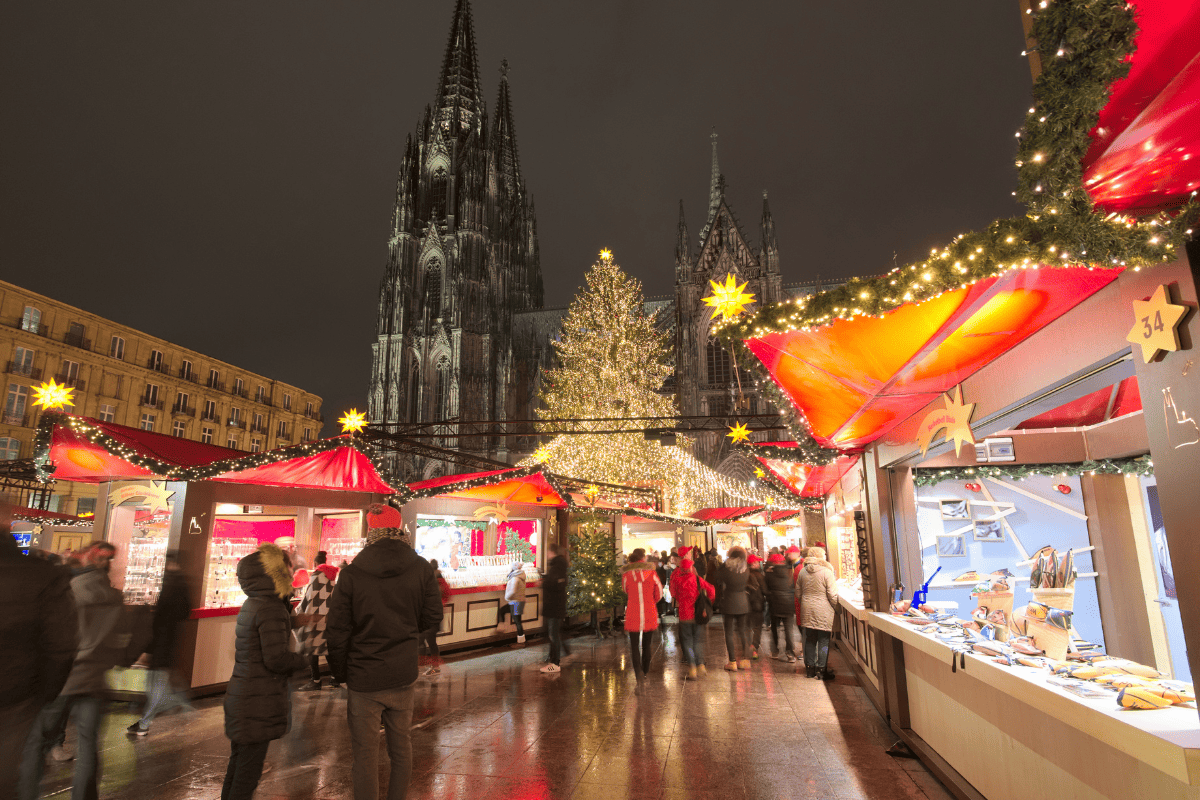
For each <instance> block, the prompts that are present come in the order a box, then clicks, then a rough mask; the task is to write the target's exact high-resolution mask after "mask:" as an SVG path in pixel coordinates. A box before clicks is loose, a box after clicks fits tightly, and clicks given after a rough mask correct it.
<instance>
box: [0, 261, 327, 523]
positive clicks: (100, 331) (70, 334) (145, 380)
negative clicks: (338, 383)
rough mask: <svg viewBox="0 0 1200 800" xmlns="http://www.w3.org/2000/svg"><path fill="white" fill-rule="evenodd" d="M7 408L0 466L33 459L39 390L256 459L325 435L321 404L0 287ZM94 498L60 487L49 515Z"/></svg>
mask: <svg viewBox="0 0 1200 800" xmlns="http://www.w3.org/2000/svg"><path fill="white" fill-rule="evenodd" d="M0 365H3V368H4V374H3V376H2V377H3V381H4V406H3V415H2V416H0V459H17V458H30V457H31V456H32V455H33V438H34V429H35V428H36V426H37V423H38V418H39V417H40V414H41V409H40V408H37V407H35V406H34V405H33V387H34V386H36V385H37V384H39V383H41V382H42V381H47V380H49V379H50V378H54V379H55V380H57V381H58V382H59V383H66V384H67V385H69V386H71V387H73V388H74V389H75V405H74V406H73V407H72V408H70V409H69V410H70V412H71V413H73V414H79V415H81V416H85V417H93V418H95V419H98V420H104V421H107V422H116V423H118V424H120V425H128V426H130V427H134V428H141V429H143V430H149V431H156V432H158V433H165V434H170V435H171V436H177V437H179V438H183V439H192V440H195V441H199V442H205V443H208V444H215V445H221V446H223V447H229V448H233V449H235V450H241V451H244V452H249V453H256V452H260V451H262V450H270V449H273V448H276V447H286V446H288V445H291V444H297V443H299V442H305V441H312V440H314V439H316V438H318V437H319V436H320V435H321V425H322V423H323V422H324V419H323V418H322V416H321V398H320V397H318V396H317V395H315V394H313V393H311V392H306V391H304V390H303V389H300V388H299V387H296V386H292V385H290V384H286V383H282V382H280V381H276V380H273V379H271V378H268V377H266V376H263V375H258V374H256V373H253V372H250V371H248V370H245V369H242V368H240V367H237V366H234V365H233V364H230V363H228V362H225V361H219V360H217V359H215V358H211V357H209V356H206V355H204V354H203V353H198V352H196V351H195V350H188V349H187V348H184V347H180V346H178V345H175V344H171V343H170V342H168V341H166V340H164V339H159V338H157V337H155V336H151V335H150V334H147V333H143V332H142V331H139V330H135V329H134V328H130V327H127V326H125V325H121V324H119V323H116V322H112V321H111V320H107V319H104V318H103V317H100V316H97V315H95V314H92V313H90V312H87V311H84V310H83V309H79V308H76V307H74V306H70V305H67V304H66V303H62V302H59V301H57V300H54V299H52V298H49V297H46V296H45V295H40V294H37V293H35V292H31V291H28V290H26V289H22V288H21V287H19V286H15V285H13V284H11V283H7V282H5V281H0ZM94 497H95V491H94V489H90V488H89V487H86V486H82V485H78V484H68V483H62V484H59V485H58V486H56V487H55V496H54V500H53V501H52V505H51V508H52V510H56V511H62V512H65V513H72V514H76V513H83V512H85V511H90V510H91V508H92V506H93V505H94V503H95V500H94Z"/></svg>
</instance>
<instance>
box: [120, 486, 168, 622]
mask: <svg viewBox="0 0 1200 800" xmlns="http://www.w3.org/2000/svg"><path fill="white" fill-rule="evenodd" d="M174 495H175V493H174V492H173V491H172V490H171V489H170V488H168V487H167V486H164V485H162V484H158V483H153V482H151V483H147V484H126V485H123V486H114V488H113V489H112V490H111V492H110V494H109V498H108V499H109V502H110V503H112V508H111V509H110V510H109V514H108V525H107V528H108V530H107V535H106V536H105V538H106V540H107V541H109V542H111V543H112V544H113V546H114V547H116V548H117V555H116V558H115V559H114V561H113V565H112V569H113V574H114V576H116V575H120V576H122V580H121V583H120V588H121V591H122V592H123V593H124V595H125V603H127V604H129V605H153V604H155V603H157V602H158V593H159V591H160V590H161V589H162V579H163V570H164V568H165V566H166V556H167V545H168V542H169V537H170V533H171V512H172V509H173V508H174V506H175V498H174ZM114 584H116V581H115V580H114Z"/></svg>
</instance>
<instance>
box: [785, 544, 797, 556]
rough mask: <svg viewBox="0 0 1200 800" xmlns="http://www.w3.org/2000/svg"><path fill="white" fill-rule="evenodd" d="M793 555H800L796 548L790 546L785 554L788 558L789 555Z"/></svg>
mask: <svg viewBox="0 0 1200 800" xmlns="http://www.w3.org/2000/svg"><path fill="white" fill-rule="evenodd" d="M793 553H795V554H796V555H800V548H799V547H797V546H796V545H792V546H791V547H789V548H788V549H787V554H788V555H789V556H790V555H791V554H793Z"/></svg>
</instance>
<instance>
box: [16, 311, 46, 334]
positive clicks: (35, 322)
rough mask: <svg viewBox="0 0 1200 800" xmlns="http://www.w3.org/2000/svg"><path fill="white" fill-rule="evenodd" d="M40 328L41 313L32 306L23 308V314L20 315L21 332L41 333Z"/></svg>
mask: <svg viewBox="0 0 1200 800" xmlns="http://www.w3.org/2000/svg"><path fill="white" fill-rule="evenodd" d="M41 326H42V312H41V311H40V310H39V309H36V308H34V307H33V306H25V313H24V314H22V315H21V330H23V331H32V332H33V333H41V330H40V328H41Z"/></svg>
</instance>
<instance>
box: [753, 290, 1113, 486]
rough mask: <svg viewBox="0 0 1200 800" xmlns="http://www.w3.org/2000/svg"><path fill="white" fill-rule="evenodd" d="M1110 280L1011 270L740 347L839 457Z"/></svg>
mask: <svg viewBox="0 0 1200 800" xmlns="http://www.w3.org/2000/svg"><path fill="white" fill-rule="evenodd" d="M1116 278H1117V271H1116V270H1093V269H1088V268H1086V267H1066V268H1054V269H1016V270H1012V271H1010V272H1006V273H1004V274H1002V275H1000V276H999V277H995V278H988V279H986V280H981V281H979V282H978V283H975V284H973V285H971V286H968V287H966V288H963V289H958V290H955V291H950V292H946V293H944V294H942V295H939V296H938V297H935V298H933V299H930V300H927V301H925V302H923V303H920V304H907V305H903V306H901V307H900V308H897V309H896V310H894V311H891V312H889V313H887V314H885V315H883V316H882V317H857V318H854V319H850V320H838V321H835V322H833V323H832V324H830V325H828V326H825V327H822V328H818V329H815V330H797V331H789V332H786V333H768V334H764V335H763V336H761V337H757V338H751V339H745V340H744V342H745V344H746V347H748V348H749V349H750V351H751V352H752V353H753V354H754V355H755V356H757V357H758V358H759V360H760V361H761V362H762V364H763V366H764V367H765V368H766V370H767V372H768V373H769V374H770V376H771V378H772V379H773V380H774V381H775V383H776V384H777V385H778V386H779V388H780V389H782V390H783V393H784V394H785V395H786V397H787V398H788V399H789V400H790V401H791V402H792V403H793V404H794V405H795V406H796V408H797V409H798V410H800V411H801V412H803V414H804V416H805V417H806V418H807V420H808V422H809V425H810V426H811V428H812V435H813V438H815V439H816V440H817V442H819V443H820V444H821V445H822V446H825V447H833V448H838V449H843V450H844V449H848V448H853V447H861V446H863V445H866V444H868V443H870V442H872V441H874V440H876V439H878V438H879V437H880V436H883V435H884V434H886V433H887V432H888V431H889V430H891V429H892V428H893V427H895V426H896V425H897V424H899V423H900V422H902V421H903V420H905V419H907V418H908V417H910V416H912V415H913V414H915V413H916V412H917V411H919V410H920V409H922V408H924V407H925V406H926V405H928V404H929V403H930V402H931V401H933V400H935V399H937V397H938V396H939V395H941V394H942V393H944V392H946V391H949V389H950V388H951V387H954V386H956V385H958V384H960V383H962V381H963V380H964V379H966V378H967V377H969V376H970V375H972V374H973V373H975V372H976V371H977V370H979V369H980V368H982V367H984V366H986V365H987V364H988V363H990V362H991V361H993V360H994V359H995V358H997V357H998V356H1000V355H1001V354H1002V353H1004V352H1006V351H1008V350H1009V349H1011V348H1012V347H1014V346H1016V345H1017V344H1018V343H1020V342H1022V341H1024V340H1025V339H1026V338H1028V337H1029V336H1031V335H1033V334H1034V333H1036V332H1037V331H1038V330H1040V329H1042V328H1043V327H1045V326H1046V325H1048V324H1050V323H1051V322H1053V321H1054V320H1056V319H1058V318H1059V317H1060V316H1062V315H1063V314H1064V313H1066V312H1067V311H1069V310H1070V309H1072V308H1074V307H1075V306H1076V305H1078V304H1079V303H1081V302H1083V301H1084V300H1085V299H1087V298H1088V297H1090V296H1091V295H1093V294H1095V293H1096V292H1098V291H1099V290H1100V289H1102V288H1104V287H1105V286H1107V285H1108V284H1109V283H1111V282H1112V281H1114V280H1116ZM768 466H770V465H768Z"/></svg>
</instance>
